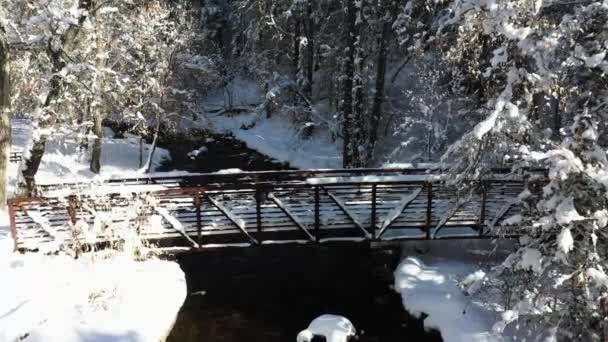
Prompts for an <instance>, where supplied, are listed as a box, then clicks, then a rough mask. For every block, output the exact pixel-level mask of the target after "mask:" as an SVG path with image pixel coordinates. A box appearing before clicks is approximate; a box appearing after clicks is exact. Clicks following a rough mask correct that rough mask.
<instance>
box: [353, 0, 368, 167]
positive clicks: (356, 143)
mask: <svg viewBox="0 0 608 342" xmlns="http://www.w3.org/2000/svg"><path fill="white" fill-rule="evenodd" d="M356 16H357V19H355V29H354V30H353V34H354V35H355V44H354V46H355V65H354V80H353V82H354V85H353V89H352V92H353V115H354V121H353V134H352V139H351V144H352V146H351V147H350V150H351V154H352V165H353V166H354V167H362V166H363V160H362V155H361V154H362V153H361V152H362V150H363V148H364V146H365V140H366V139H365V133H366V131H365V127H366V120H365V118H364V116H363V111H364V110H365V94H364V93H363V77H364V75H363V58H364V56H363V55H364V54H363V47H362V46H361V45H362V41H361V39H362V37H361V34H362V31H363V30H362V29H361V27H362V18H363V1H362V0H361V5H360V7H359V8H358V9H357V14H356Z"/></svg>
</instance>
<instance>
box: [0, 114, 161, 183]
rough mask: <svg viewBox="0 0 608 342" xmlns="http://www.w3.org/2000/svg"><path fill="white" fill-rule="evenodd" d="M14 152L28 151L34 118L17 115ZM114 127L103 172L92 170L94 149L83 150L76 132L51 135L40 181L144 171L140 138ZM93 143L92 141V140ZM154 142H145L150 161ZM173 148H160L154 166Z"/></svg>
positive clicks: (13, 170)
mask: <svg viewBox="0 0 608 342" xmlns="http://www.w3.org/2000/svg"><path fill="white" fill-rule="evenodd" d="M11 123H12V125H13V127H12V135H13V136H12V144H11V151H12V152H23V153H25V152H26V151H25V150H26V149H27V148H26V146H27V145H28V143H29V138H30V136H31V134H32V133H31V127H30V122H29V120H27V119H13V120H12V121H11ZM113 135H114V133H113V132H112V130H110V129H107V128H106V130H105V138H104V140H103V142H102V154H101V172H100V174H99V175H97V174H94V173H92V172H91V171H90V170H89V164H90V155H91V153H90V151H87V150H85V151H81V149H80V143H79V142H78V141H77V140H76V139H75V138H74V137H73V136H64V135H61V134H53V135H51V136H50V137H49V139H48V141H47V144H46V149H45V153H44V156H43V158H42V162H41V163H40V168H39V170H38V173H37V174H36V182H37V183H39V184H45V183H57V182H58V181H59V182H76V181H84V180H91V179H105V178H112V177H132V176H137V175H141V174H142V171H141V170H140V165H139V160H140V150H139V139H138V138H136V137H134V136H129V135H127V137H126V138H125V139H112V137H113ZM89 145H92V140H91V143H90V144H89ZM150 148H151V145H149V144H144V146H143V160H144V162H145V161H146V159H147V157H148V153H149V150H150ZM170 158H171V156H170V154H169V151H167V150H165V149H162V148H159V147H157V148H156V151H155V152H154V156H153V159H152V170H154V169H156V168H157V167H158V166H160V164H161V163H162V162H163V161H164V160H166V159H170ZM18 168H19V164H18V163H11V165H10V170H9V172H10V175H11V176H12V177H11V179H10V180H9V189H13V188H14V186H15V183H16V181H17V177H15V176H16V175H17V171H18Z"/></svg>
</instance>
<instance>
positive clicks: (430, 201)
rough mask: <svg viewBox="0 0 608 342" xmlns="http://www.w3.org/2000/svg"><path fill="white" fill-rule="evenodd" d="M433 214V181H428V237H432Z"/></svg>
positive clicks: (426, 223)
mask: <svg viewBox="0 0 608 342" xmlns="http://www.w3.org/2000/svg"><path fill="white" fill-rule="evenodd" d="M432 214H433V183H431V182H428V183H426V220H425V227H426V228H425V229H426V238H427V239H430V238H431V222H432Z"/></svg>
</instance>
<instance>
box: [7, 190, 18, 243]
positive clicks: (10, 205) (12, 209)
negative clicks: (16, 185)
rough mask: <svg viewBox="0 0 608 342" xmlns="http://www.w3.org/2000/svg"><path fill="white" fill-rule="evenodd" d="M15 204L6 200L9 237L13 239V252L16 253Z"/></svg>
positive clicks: (10, 200)
mask: <svg viewBox="0 0 608 342" xmlns="http://www.w3.org/2000/svg"><path fill="white" fill-rule="evenodd" d="M15 206H16V205H15V202H14V200H12V199H9V200H8V217H9V220H10V223H11V235H12V237H13V246H14V248H13V251H14V252H16V251H17V250H18V249H19V248H18V245H19V241H18V240H17V238H18V233H17V219H16V218H15V215H16V212H15Z"/></svg>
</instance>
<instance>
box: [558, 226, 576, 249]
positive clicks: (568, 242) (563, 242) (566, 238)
mask: <svg viewBox="0 0 608 342" xmlns="http://www.w3.org/2000/svg"><path fill="white" fill-rule="evenodd" d="M557 248H558V249H559V250H560V251H561V252H562V253H564V254H568V252H570V251H571V250H572V249H573V248H574V239H573V238H572V233H571V232H570V228H562V231H561V232H560V233H559V235H558V236H557Z"/></svg>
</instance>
